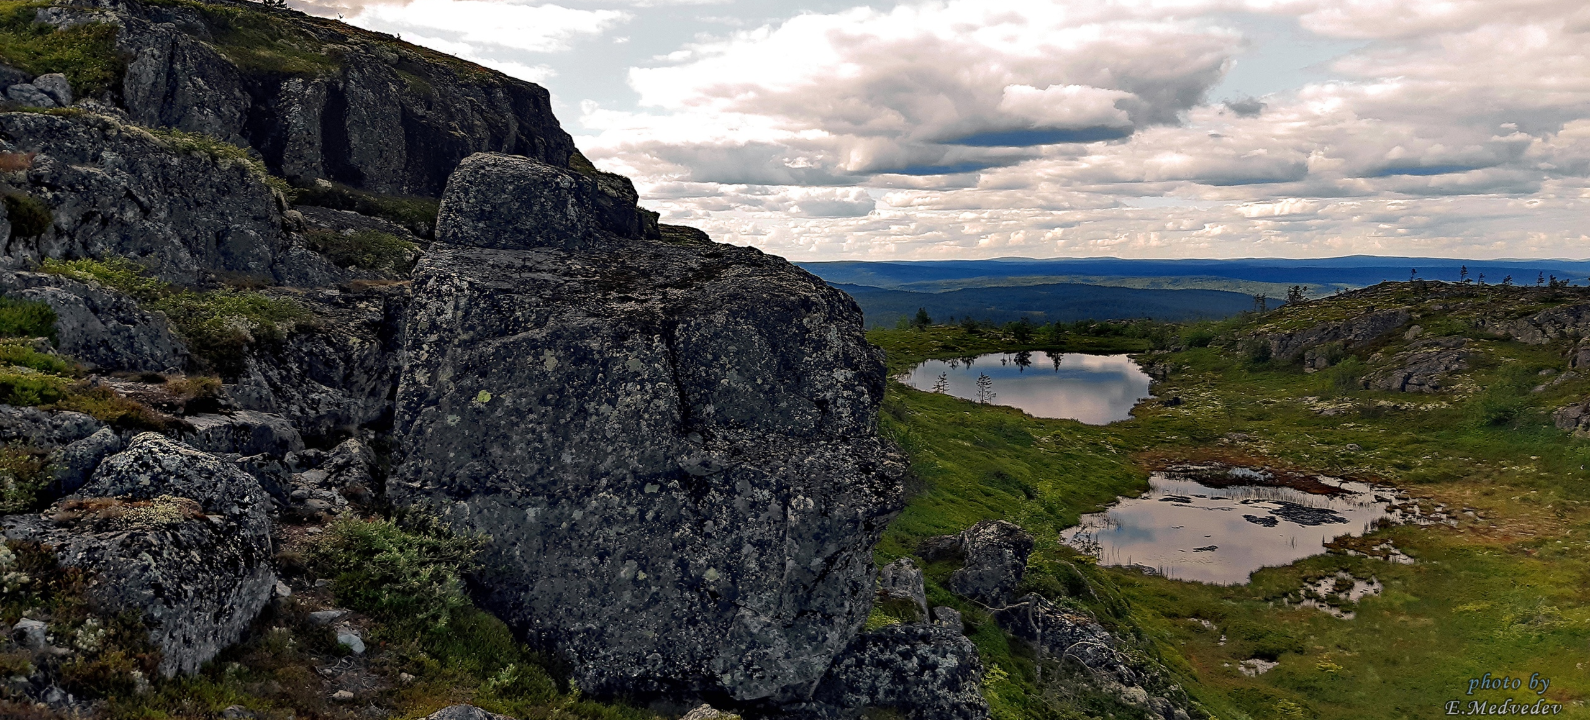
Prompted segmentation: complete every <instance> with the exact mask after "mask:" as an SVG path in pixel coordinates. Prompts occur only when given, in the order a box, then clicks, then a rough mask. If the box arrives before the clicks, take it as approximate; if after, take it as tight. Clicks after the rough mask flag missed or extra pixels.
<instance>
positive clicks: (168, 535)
mask: <svg viewBox="0 0 1590 720" xmlns="http://www.w3.org/2000/svg"><path fill="white" fill-rule="evenodd" d="M267 503H268V500H267V499H266V496H265V494H264V492H263V491H261V490H260V487H259V483H258V482H256V481H255V480H254V478H252V477H250V476H249V475H248V474H246V473H244V472H242V471H240V470H238V469H237V468H236V467H234V466H232V465H230V464H226V463H223V462H221V461H220V460H218V459H217V458H215V457H212V456H210V455H207V454H205V453H202V452H199V451H197V450H194V449H193V448H190V447H188V446H186V445H183V444H181V443H178V442H175V441H172V440H169V439H167V438H165V437H162V436H160V435H156V434H154V433H144V434H142V435H139V436H138V437H136V438H133V440H132V442H131V443H130V444H129V445H128V447H127V449H126V450H125V451H124V452H121V453H117V454H115V455H112V456H110V457H108V458H106V459H105V460H104V461H102V462H100V463H99V467H98V469H96V470H95V471H94V474H93V476H92V477H91V478H90V479H89V481H88V483H87V484H85V485H84V486H83V487H82V488H81V489H79V490H78V492H76V493H74V494H73V495H71V496H69V497H67V498H66V499H64V500H62V501H61V502H59V503H56V504H55V505H54V506H53V507H52V508H50V510H49V511H47V512H46V513H45V514H44V515H42V516H31V515H12V516H8V517H6V518H4V522H3V524H4V529H5V534H6V537H7V539H10V540H24V541H33V542H40V543H44V544H46V545H49V546H52V547H53V548H54V550H55V554H56V557H57V560H58V562H60V563H61V565H63V566H66V567H78V568H82V569H83V570H86V571H88V576H89V585H88V588H87V595H88V597H89V599H90V602H91V603H92V604H93V606H94V608H95V609H96V610H98V611H99V612H101V613H104V614H108V615H113V614H116V613H119V612H123V611H129V610H130V611H137V612H138V613H140V615H141V617H142V618H143V620H144V622H146V623H147V624H148V626H149V633H150V636H149V637H150V640H151V641H152V642H153V644H154V645H155V646H156V647H157V648H159V649H160V652H161V657H160V664H159V670H160V672H161V673H162V674H164V675H166V676H168V677H169V676H172V675H175V674H177V673H179V672H193V671H195V670H197V669H198V668H199V666H200V665H202V664H203V663H204V662H206V661H208V660H210V659H211V658H213V657H215V655H216V654H217V653H219V652H220V651H221V650H222V649H224V648H226V647H227V646H229V645H231V644H232V643H234V642H236V641H237V639H238V638H239V637H241V636H242V634H243V632H244V631H245V630H246V629H247V628H248V625H249V623H250V622H252V621H253V620H254V617H255V616H256V615H258V614H259V611H260V610H261V609H262V608H263V607H264V606H265V603H266V602H267V601H268V600H269V599H270V592H271V587H272V585H274V584H275V582H276V576H275V573H274V572H273V571H272V570H271V566H270V560H271V557H272V552H271V538H270V521H269V519H268V518H267V516H266V510H267Z"/></svg>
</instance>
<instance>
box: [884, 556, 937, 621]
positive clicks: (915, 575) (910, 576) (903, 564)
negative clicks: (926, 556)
mask: <svg viewBox="0 0 1590 720" xmlns="http://www.w3.org/2000/svg"><path fill="white" fill-rule="evenodd" d="M877 603H878V605H879V606H880V607H882V608H883V609H884V610H885V612H888V613H889V614H890V615H893V616H895V617H898V618H900V619H901V620H904V621H906V622H921V621H925V620H927V619H928V606H927V592H926V590H925V589H924V587H923V583H922V571H921V570H918V569H917V567H916V563H913V562H911V558H900V559H899V560H896V561H894V562H892V563H889V564H888V565H885V566H884V567H883V569H882V570H881V571H879V572H878V600H877Z"/></svg>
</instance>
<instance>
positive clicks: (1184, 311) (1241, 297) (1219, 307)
mask: <svg viewBox="0 0 1590 720" xmlns="http://www.w3.org/2000/svg"><path fill="white" fill-rule="evenodd" d="M834 287H837V288H839V289H840V290H844V291H845V292H847V293H850V296H851V297H853V298H855V299H856V303H857V304H859V305H861V312H862V314H863V315H864V316H865V319H866V323H867V326H868V327H891V326H893V325H895V324H896V323H897V322H898V321H899V319H900V318H901V317H909V316H912V315H914V314H915V313H916V311H917V310H918V309H919V308H920V309H922V310H925V311H927V313H928V315H929V316H931V317H932V318H933V320H934V321H935V322H941V323H942V322H948V321H949V320H950V319H951V318H956V319H960V318H967V317H970V318H972V319H974V320H979V321H991V322H996V323H1006V322H1014V321H1016V320H1019V319H1021V318H1023V317H1025V318H1028V319H1029V320H1032V321H1033V322H1036V323H1049V322H1075V321H1077V320H1131V319H1136V318H1150V319H1154V320H1164V321H1182V320H1201V319H1219V318H1224V317H1230V316H1232V315H1235V314H1237V313H1240V312H1242V311H1244V310H1248V309H1251V308H1252V307H1253V297H1252V296H1250V295H1245V294H1243V293H1236V292H1226V291H1221V290H1150V289H1139V288H1126V287H1110V286H1104V285H1086V284H1081V283H1061V284H1053V285H1028V286H1013V287H981V288H965V289H961V290H950V291H946V292H937V293H921V292H910V291H906V290H889V289H884V288H876V287H870V286H866V285H850V284H845V283H835V284H834ZM1279 304H1280V303H1279V301H1272V302H1271V303H1270V307H1275V306H1276V305H1279Z"/></svg>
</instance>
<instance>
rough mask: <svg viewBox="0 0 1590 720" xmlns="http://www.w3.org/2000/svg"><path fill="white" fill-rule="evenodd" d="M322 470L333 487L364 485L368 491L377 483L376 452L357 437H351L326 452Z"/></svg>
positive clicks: (343, 489) (341, 488)
mask: <svg viewBox="0 0 1590 720" xmlns="http://www.w3.org/2000/svg"><path fill="white" fill-rule="evenodd" d="M320 470H321V471H322V472H324V473H325V475H326V479H325V483H326V485H327V486H329V487H331V488H333V489H336V490H338V491H346V490H348V489H350V488H356V487H363V488H365V489H366V491H367V492H368V489H369V488H370V487H372V486H373V485H374V484H375V474H374V473H375V453H374V452H372V451H371V450H370V446H368V445H366V444H364V443H363V442H361V441H359V440H358V439H357V438H350V439H348V440H344V441H342V442H341V443H338V444H337V446H336V447H334V448H332V449H331V452H329V453H327V454H326V459H325V461H324V462H323V463H322V464H321V467H320Z"/></svg>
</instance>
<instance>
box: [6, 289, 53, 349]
mask: <svg viewBox="0 0 1590 720" xmlns="http://www.w3.org/2000/svg"><path fill="white" fill-rule="evenodd" d="M0 337H16V338H36V337H44V338H49V339H50V340H51V341H54V340H55V311H54V310H52V309H50V306H49V305H48V304H47V303H43V302H39V301H37V300H19V299H17V298H11V297H5V296H3V295H0Z"/></svg>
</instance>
